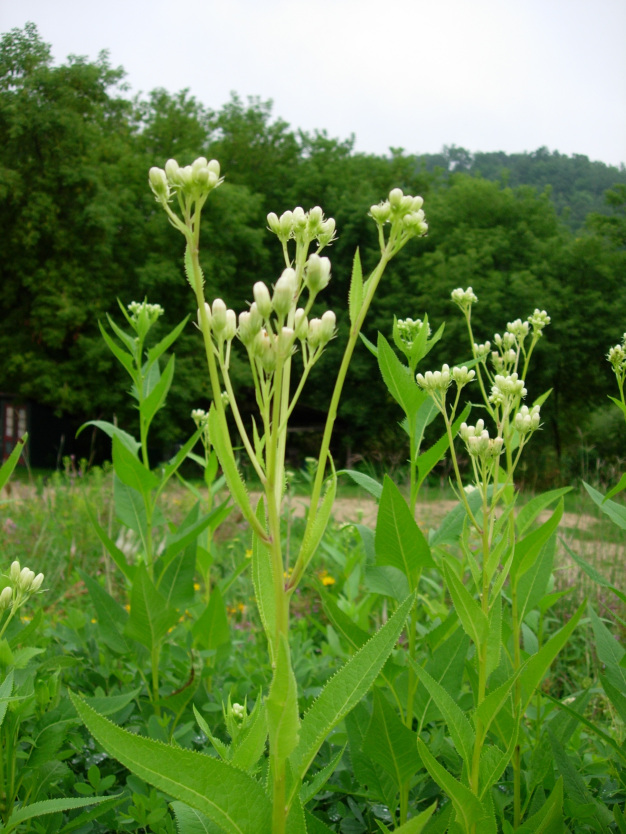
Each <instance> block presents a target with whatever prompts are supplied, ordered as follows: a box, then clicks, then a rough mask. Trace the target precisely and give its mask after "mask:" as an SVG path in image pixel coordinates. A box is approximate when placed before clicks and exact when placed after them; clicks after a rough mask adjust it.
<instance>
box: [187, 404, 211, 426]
mask: <svg viewBox="0 0 626 834" xmlns="http://www.w3.org/2000/svg"><path fill="white" fill-rule="evenodd" d="M191 419H192V420H193V421H194V423H195V424H196V428H198V429H199V428H200V426H204V425H206V424H207V423H208V421H209V413H208V411H205V410H204V409H203V408H194V409H193V410H192V412H191Z"/></svg>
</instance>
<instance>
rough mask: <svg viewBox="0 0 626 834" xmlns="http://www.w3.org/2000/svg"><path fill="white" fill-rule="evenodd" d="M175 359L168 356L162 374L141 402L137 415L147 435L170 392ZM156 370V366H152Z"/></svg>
mask: <svg viewBox="0 0 626 834" xmlns="http://www.w3.org/2000/svg"><path fill="white" fill-rule="evenodd" d="M175 361H176V360H175V357H174V356H170V358H169V361H168V363H167V365H166V366H165V368H164V370H163V373H162V374H160V376H159V379H158V382H157V383H156V385H155V386H154V387H153V388H152V390H151V391H150V393H149V394H148V396H147V397H146V398H145V399H144V400H143V402H142V403H141V405H140V408H139V413H140V417H141V420H142V421H143V424H144V427H145V428H144V430H145V432H146V434H147V432H148V427H149V426H150V424H151V423H152V420H153V419H154V417H155V415H156V413H157V412H158V411H159V410H160V409H161V408H162V407H163V405H164V403H165V399H166V397H167V394H168V392H169V390H170V387H171V385H172V380H173V379H174V366H175ZM154 367H155V368H158V365H155V366H154Z"/></svg>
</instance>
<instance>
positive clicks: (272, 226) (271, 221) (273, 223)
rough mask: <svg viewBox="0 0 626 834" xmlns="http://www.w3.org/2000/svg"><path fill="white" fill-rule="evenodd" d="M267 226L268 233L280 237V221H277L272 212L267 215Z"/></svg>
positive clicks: (276, 216)
mask: <svg viewBox="0 0 626 834" xmlns="http://www.w3.org/2000/svg"><path fill="white" fill-rule="evenodd" d="M267 225H268V228H269V230H270V232H274V234H275V235H280V220H279V219H278V215H276V214H274V212H273V211H270V213H269V214H268V215H267Z"/></svg>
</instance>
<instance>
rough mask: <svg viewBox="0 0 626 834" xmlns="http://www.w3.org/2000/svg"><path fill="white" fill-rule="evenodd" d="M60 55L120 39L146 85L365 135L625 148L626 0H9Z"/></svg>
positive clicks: (610, 159) (375, 144) (377, 144)
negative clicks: (233, 98)
mask: <svg viewBox="0 0 626 834" xmlns="http://www.w3.org/2000/svg"><path fill="white" fill-rule="evenodd" d="M27 21H33V22H34V23H35V24H36V25H37V27H38V29H39V32H40V35H41V36H42V38H43V39H44V40H45V41H46V42H48V43H50V44H51V45H52V53H53V55H54V58H55V60H56V61H57V62H61V61H63V60H65V58H66V57H67V55H68V54H70V53H74V54H78V55H87V56H89V58H91V59H95V58H96V57H97V55H98V53H99V52H100V50H102V49H108V50H109V51H110V60H111V63H112V64H113V65H114V66H119V65H121V66H123V67H124V69H125V70H126V72H127V74H128V75H127V81H128V83H129V84H130V86H131V90H132V92H133V93H136V92H140V91H142V92H147V91H149V90H152V89H154V88H155V87H164V88H165V89H167V90H168V91H169V92H172V93H174V92H177V91H178V90H181V89H182V88H184V87H189V88H190V90H191V92H192V94H193V95H195V96H196V98H198V99H199V100H200V101H201V102H202V103H203V104H205V105H206V106H207V107H209V108H212V109H218V108H219V107H221V106H222V105H223V104H224V103H225V102H226V101H228V99H229V97H230V92H231V91H236V92H237V93H238V94H239V95H240V96H242V97H244V98H245V97H246V96H260V97H261V98H262V99H263V100H265V99H273V101H274V110H273V113H274V115H275V116H279V117H281V118H283V119H284V120H285V121H287V122H288V123H289V124H290V125H291V126H292V127H293V128H303V129H304V130H310V131H312V130H314V129H316V128H317V129H320V130H321V129H325V130H326V131H327V132H328V134H329V135H330V136H333V137H337V138H340V139H345V138H347V137H348V136H349V135H350V134H352V133H353V134H355V137H356V149H357V150H358V151H364V152H368V153H377V154H384V153H387V151H388V149H389V148H390V147H402V148H404V149H405V150H406V151H407V152H409V153H436V152H438V151H440V150H441V149H442V147H443V145H452V144H455V145H461V146H463V147H465V148H467V149H468V150H471V151H496V150H503V151H507V152H509V153H513V152H516V151H533V150H536V149H537V148H539V147H541V146H547V147H548V148H549V149H550V150H558V151H560V152H561V153H566V154H572V153H579V154H585V155H586V156H588V157H589V158H590V159H593V160H601V161H603V162H606V163H610V164H613V165H619V164H620V163H626V0H595V1H594V2H592V3H590V2H589V0H428V2H426V0H179V1H178V2H172V0H97V2H96V0H0V31H1V32H7V31H8V30H10V29H12V28H14V27H22V26H23V25H24V24H25V23H26V22H27Z"/></svg>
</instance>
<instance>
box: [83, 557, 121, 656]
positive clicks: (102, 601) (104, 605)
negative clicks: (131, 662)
mask: <svg viewBox="0 0 626 834" xmlns="http://www.w3.org/2000/svg"><path fill="white" fill-rule="evenodd" d="M78 572H79V574H80V577H81V579H82V580H83V582H84V583H85V585H86V586H87V590H88V591H89V596H90V597H91V601H92V602H93V606H94V608H95V610H96V617H97V620H98V631H99V633H100V637H101V638H102V641H103V642H104V643H106V645H107V646H108V647H109V648H110V649H112V650H113V651H114V652H118V653H119V654H126V653H127V652H129V651H130V647H129V645H128V643H127V642H126V640H125V639H124V636H123V634H122V630H123V628H124V625H125V623H126V620H127V619H128V614H127V612H126V611H125V610H124V608H123V607H122V606H121V605H120V604H119V602H117V600H115V599H113V597H112V596H111V595H110V594H108V593H107V592H106V591H105V590H104V588H103V587H102V586H101V585H100V583H99V582H96V580H95V579H92V578H91V576H89V574H87V573H85V572H84V571H82V570H79V571H78Z"/></svg>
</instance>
